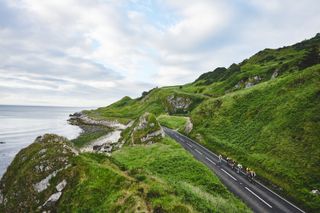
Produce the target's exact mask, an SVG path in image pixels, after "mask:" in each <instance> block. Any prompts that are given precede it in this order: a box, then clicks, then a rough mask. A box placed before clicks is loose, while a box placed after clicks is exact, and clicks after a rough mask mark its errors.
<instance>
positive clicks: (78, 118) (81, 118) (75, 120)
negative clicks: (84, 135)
mask: <svg viewBox="0 0 320 213" xmlns="http://www.w3.org/2000/svg"><path fill="white" fill-rule="evenodd" d="M69 117H70V119H69V122H70V123H71V124H74V125H81V124H86V125H101V126H106V127H110V128H113V129H119V130H123V129H125V128H127V127H128V126H129V125H130V123H129V124H128V125H124V124H121V123H119V122H117V121H108V120H94V119H92V118H90V117H89V116H87V115H85V114H83V113H80V112H77V113H74V114H71V115H70V116H69Z"/></svg>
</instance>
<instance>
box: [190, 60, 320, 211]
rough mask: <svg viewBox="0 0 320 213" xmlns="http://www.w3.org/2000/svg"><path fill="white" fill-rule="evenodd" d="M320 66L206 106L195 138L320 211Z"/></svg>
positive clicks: (198, 114)
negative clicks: (319, 194)
mask: <svg viewBox="0 0 320 213" xmlns="http://www.w3.org/2000/svg"><path fill="white" fill-rule="evenodd" d="M319 83H320V65H317V66H314V67H312V68H309V69H305V70H303V71H301V72H299V73H296V74H295V75H292V74H291V75H286V76H283V77H281V78H279V79H276V80H273V81H270V82H265V83H262V84H260V85H257V86H256V87H252V88H250V89H247V90H240V91H238V92H234V93H230V94H228V95H224V96H222V97H219V98H215V99H211V100H208V101H205V102H203V103H202V104H201V105H200V106H199V107H198V108H197V109H196V110H194V111H193V112H192V116H191V117H192V121H193V122H194V128H195V129H194V130H193V132H192V136H193V137H194V138H198V139H199V141H200V142H201V143H203V144H204V145H205V146H207V147H208V148H210V149H211V150H215V151H218V152H220V153H223V154H225V155H228V156H232V157H233V158H235V159H237V160H239V161H241V162H243V163H244V164H245V165H247V166H250V167H253V168H254V169H256V171H257V173H258V174H259V175H260V176H262V177H263V178H265V179H267V180H268V181H270V182H272V183H273V184H276V185H278V186H280V187H281V188H282V190H283V191H284V192H285V193H286V194H287V195H289V196H291V197H292V198H294V199H295V200H297V201H299V202H300V204H301V205H308V206H309V207H311V208H314V209H318V208H320V199H319V197H317V196H314V195H312V194H311V193H310V191H311V190H312V189H319V188H320V184H319V181H318V180H320V170H319V162H320V144H319V139H320V131H319V129H320V123H319V121H320V117H319V116H320V105H319V103H320V88H319Z"/></svg>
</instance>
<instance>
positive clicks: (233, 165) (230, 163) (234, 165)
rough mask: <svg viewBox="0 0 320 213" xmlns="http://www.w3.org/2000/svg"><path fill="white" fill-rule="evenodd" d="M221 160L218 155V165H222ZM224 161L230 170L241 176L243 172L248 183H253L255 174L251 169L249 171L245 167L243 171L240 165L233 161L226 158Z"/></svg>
mask: <svg viewBox="0 0 320 213" xmlns="http://www.w3.org/2000/svg"><path fill="white" fill-rule="evenodd" d="M222 159H223V158H222V156H221V155H219V163H220V164H221V163H222ZM226 161H227V165H228V166H230V167H231V169H233V170H235V171H236V172H237V173H238V174H241V173H242V172H243V173H244V174H245V175H246V177H247V178H248V180H249V181H250V182H254V178H255V177H256V173H255V171H254V170H253V169H250V168H248V167H247V168H246V169H245V170H243V166H242V165H241V164H240V163H237V162H236V161H235V160H233V159H231V158H229V157H227V158H226Z"/></svg>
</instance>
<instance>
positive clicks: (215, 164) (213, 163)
mask: <svg viewBox="0 0 320 213" xmlns="http://www.w3.org/2000/svg"><path fill="white" fill-rule="evenodd" d="M206 159H207V160H208V161H210V162H211V163H212V164H214V165H217V164H216V163H215V162H213V161H212V160H210V159H209V158H207V157H206Z"/></svg>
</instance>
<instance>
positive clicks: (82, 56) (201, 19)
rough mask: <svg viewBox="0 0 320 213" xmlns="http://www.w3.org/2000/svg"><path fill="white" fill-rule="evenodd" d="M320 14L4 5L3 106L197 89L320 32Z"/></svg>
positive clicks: (137, 3) (274, 6) (255, 6)
mask: <svg viewBox="0 0 320 213" xmlns="http://www.w3.org/2000/svg"><path fill="white" fill-rule="evenodd" d="M319 8H320V4H319V3H318V1H316V0H307V1H304V2H294V3H292V1H289V0H284V1H280V0H271V1H268V2H267V3H266V1H263V0H254V1H253V0H252V1H251V0H250V1H231V0H227V1H224V0H199V1H191V0H188V1H186V0H175V1H169V0H155V1H141V0H134V1H133V0H132V1H129V0H128V1H125V0H120V1H119V0H108V1H101V0H64V1H56V0H46V1H41V0H10V1H9V0H4V1H2V2H0V61H1V63H0V95H1V97H2V98H1V100H0V104H1V103H3V104H8V103H15V104H16V103H19V101H23V102H22V103H30V104H44V103H46V104H49V105H51V104H54V105H78V106H79V105H106V104H108V103H111V102H112V101H114V100H117V99H119V98H121V97H122V96H124V95H131V96H137V95H138V94H140V93H141V92H142V90H148V89H150V87H153V86H156V85H160V86H161V85H170V84H180V83H186V82H190V81H193V80H194V79H195V78H196V77H197V76H198V75H200V74H201V73H203V72H205V71H207V70H212V69H214V68H215V67H216V66H229V65H230V64H231V63H232V62H240V61H241V60H242V59H244V58H245V57H248V56H250V55H251V54H253V53H254V52H257V51H259V50H260V49H262V48H265V47H278V46H282V45H288V44H292V43H294V42H297V41H299V40H303V39H304V38H308V37H311V36H313V35H315V33H316V32H317V30H318V29H320V23H319V22H318V20H319V19H320V15H319V14H320V11H319ZM22 97H23V98H22ZM57 103H58V104H57Z"/></svg>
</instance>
